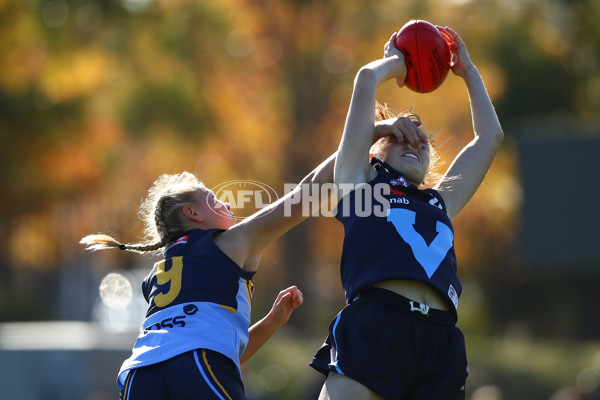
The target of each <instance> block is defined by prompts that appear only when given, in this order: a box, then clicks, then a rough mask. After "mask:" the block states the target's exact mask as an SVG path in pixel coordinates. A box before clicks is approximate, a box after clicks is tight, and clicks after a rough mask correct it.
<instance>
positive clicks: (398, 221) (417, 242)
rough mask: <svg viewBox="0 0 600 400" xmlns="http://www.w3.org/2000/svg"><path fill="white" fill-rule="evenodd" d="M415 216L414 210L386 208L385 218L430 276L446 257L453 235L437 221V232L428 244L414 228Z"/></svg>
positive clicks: (445, 226)
mask: <svg viewBox="0 0 600 400" xmlns="http://www.w3.org/2000/svg"><path fill="white" fill-rule="evenodd" d="M415 216H416V213H415V212H414V211H411V210H406V209H403V208H391V209H389V210H388V217H387V220H388V222H391V223H392V224H394V227H396V230H397V231H398V233H399V234H400V236H401V237H402V239H404V241H405V242H406V243H408V245H409V246H410V248H411V249H412V251H413V254H414V256H415V258H416V259H417V261H418V262H419V264H421V266H422V267H423V269H424V270H425V273H427V277H428V278H431V276H432V275H433V274H434V273H435V271H437V269H438V267H439V266H440V264H441V262H442V260H444V258H445V257H446V254H447V253H448V250H450V248H452V242H453V241H454V235H453V234H452V230H451V229H450V228H449V227H448V226H447V225H445V224H444V223H442V222H440V221H437V224H436V231H437V233H438V234H437V236H436V237H435V239H434V240H433V242H431V244H430V245H429V246H428V245H427V243H426V242H425V239H423V236H421V235H420V234H419V233H418V232H417V231H416V230H415V227H414V224H415Z"/></svg>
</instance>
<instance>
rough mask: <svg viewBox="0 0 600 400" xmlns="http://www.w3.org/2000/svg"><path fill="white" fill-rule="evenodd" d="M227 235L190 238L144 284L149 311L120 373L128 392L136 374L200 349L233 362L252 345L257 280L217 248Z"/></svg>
mask: <svg viewBox="0 0 600 400" xmlns="http://www.w3.org/2000/svg"><path fill="white" fill-rule="evenodd" d="M222 231H223V230H222V229H211V230H203V229H194V230H190V231H188V232H186V233H185V234H184V235H183V236H181V237H180V238H179V239H177V241H175V242H174V243H173V244H172V245H171V246H169V248H168V249H167V250H166V251H165V258H164V259H163V260H161V261H159V262H157V263H156V264H155V265H154V268H153V269H152V271H151V272H150V274H148V276H147V277H146V278H145V279H144V282H143V284H142V292H143V294H144V297H145V298H146V300H147V301H148V311H147V313H146V319H145V320H144V322H143V324H142V328H141V332H140V334H139V336H138V339H137V341H136V343H135V345H134V347H133V351H132V355H131V357H129V358H128V359H127V360H125V362H124V363H123V365H122V366H121V370H120V371H119V378H118V383H119V387H120V388H121V389H122V387H123V384H124V383H125V380H126V378H127V374H128V373H129V371H130V370H132V369H134V368H138V367H143V366H147V365H152V364H156V363H159V362H161V361H165V360H168V359H170V358H172V357H175V356H177V355H180V354H183V353H185V352H188V351H191V350H196V349H207V350H212V351H216V352H218V353H221V354H223V355H225V356H226V357H228V358H230V359H231V360H233V362H234V363H235V364H236V366H237V367H238V369H239V358H240V356H241V355H242V353H243V352H244V350H245V348H246V345H247V344H248V327H249V326H250V308H251V297H252V282H251V279H252V276H253V275H254V273H248V272H245V271H243V270H242V269H241V268H240V267H239V266H238V265H237V264H236V263H235V262H234V261H233V260H232V259H230V258H229V257H228V256H227V255H225V253H223V252H222V251H221V250H220V249H219V248H218V247H217V245H216V244H215V242H214V240H213V236H214V235H215V234H216V233H218V232H222Z"/></svg>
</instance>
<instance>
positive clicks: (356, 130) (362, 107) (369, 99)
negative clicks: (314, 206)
mask: <svg viewBox="0 0 600 400" xmlns="http://www.w3.org/2000/svg"><path fill="white" fill-rule="evenodd" d="M395 37H396V34H395V33H394V34H393V35H392V37H391V38H390V40H389V41H388V43H386V45H385V48H384V58H382V59H379V60H375V61H372V62H370V63H368V64H367V65H365V66H363V67H362V68H361V69H360V70H359V71H358V73H357V75H356V78H355V80H354V90H353V93H352V99H351V101H350V107H349V109H348V115H347V117H346V123H345V125H344V132H343V135H342V139H341V141H340V145H339V148H338V157H337V160H336V163H335V168H334V182H335V183H336V185H341V184H347V183H353V184H357V183H363V182H368V181H370V180H371V179H372V178H373V177H374V175H375V171H374V170H373V169H372V168H371V167H370V166H369V150H370V148H371V145H372V144H373V143H374V142H375V141H376V140H377V139H378V137H377V135H378V129H377V126H376V125H375V104H376V94H377V88H378V87H379V86H380V85H381V84H382V83H383V82H385V81H386V80H389V79H392V78H396V82H397V84H398V86H400V87H402V86H404V78H405V76H406V64H405V61H404V56H403V55H402V52H400V50H398V49H396V47H395V46H394V44H393V43H394V41H395ZM394 122H395V121H394ZM409 122H410V121H408V119H406V121H405V120H404V119H398V121H397V123H402V124H404V125H406V126H405V127H404V129H403V130H402V132H401V131H400V130H399V129H397V128H396V127H393V129H394V131H389V130H386V131H385V134H386V135H387V134H395V135H396V136H398V137H399V140H406V141H408V142H409V143H411V144H412V145H413V146H415V147H416V146H417V145H418V142H419V141H427V138H426V137H425V136H424V134H423V133H422V132H421V131H420V130H419V129H417V126H418V124H417V125H415V124H414V123H412V122H410V123H409ZM338 187H340V186H338ZM342 194H343V193H341V190H338V197H341V196H342Z"/></svg>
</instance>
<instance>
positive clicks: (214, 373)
mask: <svg viewBox="0 0 600 400" xmlns="http://www.w3.org/2000/svg"><path fill="white" fill-rule="evenodd" d="M142 399H143V400H159V399H160V400H166V399H177V400H192V399H194V400H200V399H202V400H213V399H215V400H216V399H220V400H243V399H245V395H244V385H243V383H242V378H241V377H240V373H239V372H238V368H237V366H236V365H235V363H234V362H233V361H232V360H230V359H229V358H227V357H225V356H224V355H222V354H220V353H217V352H214V351H211V350H204V349H198V350H194V351H189V352H187V353H183V354H180V355H178V356H177V357H173V358H171V359H169V360H166V361H163V362H160V363H157V364H153V365H148V366H145V367H140V368H136V369H133V370H131V371H130V372H129V375H128V376H127V380H126V381H125V386H124V388H123V390H122V391H121V400H142Z"/></svg>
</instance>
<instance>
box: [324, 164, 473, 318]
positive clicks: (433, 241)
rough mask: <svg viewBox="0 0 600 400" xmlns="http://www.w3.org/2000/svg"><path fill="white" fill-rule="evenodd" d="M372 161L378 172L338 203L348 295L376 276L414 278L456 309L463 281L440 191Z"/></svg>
mask: <svg viewBox="0 0 600 400" xmlns="http://www.w3.org/2000/svg"><path fill="white" fill-rule="evenodd" d="M372 163H373V164H374V166H375V167H376V169H378V174H377V176H376V177H375V178H374V179H373V180H372V181H370V182H368V183H366V184H363V185H361V186H357V187H356V188H355V189H354V190H353V191H351V192H350V193H348V194H347V195H345V196H343V197H342V198H341V199H340V201H339V203H338V206H337V214H336V217H337V219H338V220H340V221H341V222H342V223H343V225H344V231H345V236H344V244H343V250H342V258H341V278H342V285H343V287H344V291H345V293H346V300H347V301H348V302H351V301H352V299H353V298H354V296H355V295H356V294H357V293H358V292H359V291H360V290H361V289H365V288H368V287H370V286H372V285H373V284H374V283H376V282H379V281H383V280H389V279H405V280H414V281H419V282H423V283H425V284H427V285H429V286H430V287H432V288H433V289H434V290H435V291H437V292H438V293H440V294H441V295H442V297H443V298H444V299H446V301H447V302H448V304H449V305H450V306H451V307H450V308H451V310H452V311H453V312H454V314H455V315H456V308H457V306H458V297H459V296H460V293H461V290H462V286H461V283H460V281H459V279H458V275H457V271H456V255H455V253H454V232H453V228H452V223H451V221H450V219H449V218H448V215H447V214H446V209H445V205H444V201H443V200H442V197H441V196H440V194H439V193H438V192H437V191H435V190H433V189H425V190H420V189H418V188H417V187H416V186H414V185H412V184H409V183H408V182H407V181H406V179H405V178H404V177H403V176H402V175H401V174H400V173H399V172H397V171H396V170H394V169H393V168H392V167H390V166H389V165H388V164H386V163H384V162H383V161H381V160H378V159H376V158H374V159H373V160H372Z"/></svg>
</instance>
